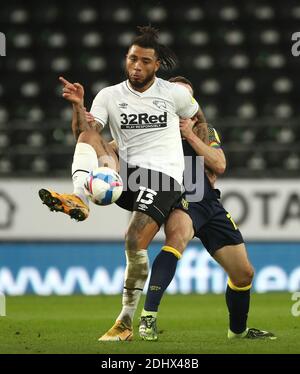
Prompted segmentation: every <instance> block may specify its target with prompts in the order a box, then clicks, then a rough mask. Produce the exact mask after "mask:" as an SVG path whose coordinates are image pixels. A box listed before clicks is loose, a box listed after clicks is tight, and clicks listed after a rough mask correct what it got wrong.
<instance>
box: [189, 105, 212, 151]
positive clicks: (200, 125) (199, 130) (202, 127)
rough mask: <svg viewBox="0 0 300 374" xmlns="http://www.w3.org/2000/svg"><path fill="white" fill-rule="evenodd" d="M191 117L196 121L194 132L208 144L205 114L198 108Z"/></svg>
mask: <svg viewBox="0 0 300 374" xmlns="http://www.w3.org/2000/svg"><path fill="white" fill-rule="evenodd" d="M193 119H196V122H195V125H194V128H193V130H194V133H195V134H196V135H197V136H198V138H199V139H201V140H202V141H203V142H204V143H205V144H209V138H208V128H207V123H206V119H205V116H204V114H203V112H202V110H201V109H200V108H199V110H198V112H197V113H196V114H195V115H194V117H193Z"/></svg>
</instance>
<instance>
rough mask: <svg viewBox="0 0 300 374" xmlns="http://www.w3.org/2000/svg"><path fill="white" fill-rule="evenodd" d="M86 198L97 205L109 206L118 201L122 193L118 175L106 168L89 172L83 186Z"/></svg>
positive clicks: (120, 179) (121, 183)
mask: <svg viewBox="0 0 300 374" xmlns="http://www.w3.org/2000/svg"><path fill="white" fill-rule="evenodd" d="M84 191H85V194H86V195H87V197H88V198H89V199H90V200H91V201H92V202H93V203H95V204H97V205H109V204H112V203H114V202H116V201H117V200H118V198H119V197H120V196H121V193H122V191H123V182H122V178H121V177H120V175H119V174H118V173H117V172H116V171H114V170H113V169H110V168H108V167H99V168H97V169H95V170H93V171H91V172H90V174H89V175H88V177H87V179H86V182H85V184H84Z"/></svg>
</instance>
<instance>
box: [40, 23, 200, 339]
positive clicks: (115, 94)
mask: <svg viewBox="0 0 300 374" xmlns="http://www.w3.org/2000/svg"><path fill="white" fill-rule="evenodd" d="M139 31H140V32H141V35H139V36H138V37H136V38H135V39H134V41H133V42H132V44H131V45H130V47H129V49H128V53H127V56H126V74H127V78H128V79H127V80H126V81H124V82H122V83H120V84H117V85H114V86H110V87H106V88H104V89H103V90H101V91H100V92H99V93H98V94H97V96H96V97H95V99H94V101H93V104H92V108H91V114H92V115H93V116H94V118H95V120H96V124H95V126H91V125H90V124H88V123H87V121H86V119H85V110H84V102H83V98H84V89H83V87H82V86H81V85H80V84H79V83H74V84H72V83H70V82H68V81H67V80H65V79H64V78H60V80H61V82H62V83H63V85H64V88H63V97H64V98H65V99H66V100H68V101H70V102H71V103H72V105H73V121H72V129H73V133H74V134H77V137H78V139H77V145H76V148H75V153H74V158H73V164H72V178H73V184H74V192H73V194H59V193H57V192H54V191H50V190H48V189H42V190H40V191H39V195H40V198H41V200H42V201H43V203H45V204H46V205H47V206H48V207H49V208H50V210H53V211H60V212H63V213H65V214H68V215H69V216H71V218H75V219H77V220H78V221H82V220H84V219H86V218H87V217H88V214H89V208H88V200H87V198H86V196H85V194H84V187H83V186H84V183H85V180H86V177H87V175H88V173H89V172H90V171H92V170H93V169H95V168H97V167H98V166H99V163H98V159H100V160H102V164H104V165H107V166H109V167H112V168H114V169H115V170H117V171H119V163H118V158H117V155H116V154H115V153H114V150H113V148H112V147H111V146H110V145H109V144H108V143H107V142H106V141H105V140H104V139H103V138H102V137H101V135H100V134H99V132H101V130H102V129H103V127H104V126H106V125H109V127H110V130H111V133H112V136H113V138H114V140H115V141H116V143H117V144H118V148H119V157H120V160H124V162H125V164H126V173H127V176H128V175H129V177H130V176H131V175H132V174H134V173H135V172H136V171H142V175H143V176H146V178H140V181H139V183H138V188H137V189H136V190H132V189H131V188H130V186H126V187H128V188H125V191H123V193H122V195H121V197H120V199H119V200H118V201H117V204H118V205H119V206H121V207H123V208H125V209H127V210H130V211H132V212H133V214H132V217H131V220H130V223H129V227H128V230H127V233H126V235H125V251H126V271H125V282H124V290H123V299H122V304H123V308H122V310H121V313H120V314H119V316H118V317H117V319H116V322H115V324H114V325H113V327H112V328H111V329H110V330H109V331H107V333H106V334H104V335H103V336H102V337H101V338H100V339H99V340H103V341H120V340H131V339H132V336H133V329H132V321H133V316H134V312H135V310H136V308H137V304H138V301H139V299H140V296H141V293H142V290H143V287H144V284H145V282H146V279H147V276H148V268H149V265H148V254H147V248H148V245H149V244H150V242H151V241H152V239H153V237H154V236H155V235H156V233H157V232H158V231H159V228H160V226H161V225H162V224H163V222H164V221H165V219H166V218H167V216H168V214H169V212H170V210H171V209H172V207H173V206H174V205H175V204H176V203H177V201H178V199H179V198H180V196H181V193H182V191H181V185H182V177H183V170H184V156H183V149H182V144H181V137H180V130H179V116H180V117H183V118H192V117H196V118H197V119H198V122H199V124H200V123H203V122H205V120H203V114H202V112H201V110H200V108H199V105H198V104H197V102H196V101H195V100H194V99H193V97H192V96H191V94H190V93H189V91H188V90H187V89H186V88H185V87H182V86H180V85H178V84H175V83H170V82H168V81H165V80H163V79H160V78H157V77H156V72H157V71H158V70H159V68H160V66H162V67H164V68H167V69H170V68H172V67H174V66H175V65H176V59H175V56H174V54H173V52H172V51H170V50H169V49H168V48H167V47H165V46H163V45H162V44H160V43H159V42H158V34H157V30H155V29H153V28H151V27H141V28H139ZM121 172H122V168H121ZM121 176H122V173H121ZM129 179H130V178H128V180H129ZM166 179H169V181H170V186H169V187H170V188H169V189H168V190H167V191H166V190H165V188H163V185H164V186H165V184H164V181H166ZM157 181H159V182H160V183H159V185H158V186H157Z"/></svg>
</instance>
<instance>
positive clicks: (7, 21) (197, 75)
mask: <svg viewBox="0 0 300 374" xmlns="http://www.w3.org/2000/svg"><path fill="white" fill-rule="evenodd" d="M148 23H151V24H152V25H154V26H156V27H158V28H159V29H160V32H161V41H162V42H163V43H165V44H167V45H169V46H170V47H171V48H172V49H173V50H174V51H175V52H176V54H177V55H178V58H179V61H180V66H179V68H178V69H177V70H176V71H174V72H173V73H172V75H175V74H176V75H177V74H180V75H185V76H186V77H188V78H189V79H190V80H191V81H192V82H193V83H194V86H195V96H196V98H197V99H198V101H199V102H200V104H201V106H202V108H203V110H204V112H205V114H206V116H207V118H208V120H209V122H211V123H212V124H213V125H214V127H215V128H217V130H218V131H219V133H220V135H221V138H222V141H223V148H224V151H225V153H226V155H227V160H228V168H227V172H226V174H225V176H224V177H222V178H221V179H220V181H219V184H218V186H219V188H221V189H222V191H223V202H224V204H225V206H226V208H227V209H228V210H229V212H230V213H231V215H232V216H233V217H234V219H235V221H236V222H237V223H238V224H239V226H240V228H241V231H242V232H243V234H244V236H245V239H246V242H247V244H248V250H249V256H250V258H251V260H252V261H253V263H254V266H255V268H256V278H255V282H254V291H256V292H268V291H290V292H293V291H296V290H299V288H300V229H299V228H300V183H299V169H300V148H299V141H300V127H299V119H300V105H299V94H300V81H299V73H300V68H299V66H300V57H298V58H297V57H294V56H293V55H292V53H291V48H292V44H293V42H292V40H291V38H292V34H293V33H294V32H297V31H300V3H299V1H297V0H295V1H294V0H286V1H278V0H272V1H271V0H262V1H259V0H247V1H230V0H221V1H217V0H207V1H206V0H203V1H202V0H197V1H192V0H188V1H184V2H183V1H179V0H173V1H145V2H141V1H111V2H108V1H93V0H86V1H77V0H72V1H63V2H61V1H58V0H49V1H43V2H41V3H39V4H37V3H36V2H33V1H26V2H23V1H17V0H11V1H9V2H6V3H5V4H2V5H1V9H0V31H1V32H2V33H4V34H5V36H6V56H3V57H0V240H1V243H0V291H1V292H3V293H5V294H7V295H23V294H26V293H34V294H38V295H51V294H58V295H69V294H73V293H83V294H87V295H97V294H101V293H104V294H117V293H120V292H121V290H122V279H123V272H124V264H125V256H124V251H123V237H124V232H125V229H126V225H127V222H128V218H129V216H128V214H127V213H126V212H124V211H122V210H121V209H119V208H118V207H116V206H111V207H93V208H92V213H91V216H90V218H89V220H88V221H87V222H83V223H76V222H72V221H71V220H69V219H68V218H67V217H65V216H60V215H54V214H53V213H51V214H50V212H48V211H47V210H46V209H45V207H43V206H42V205H41V203H40V200H39V198H38V195H37V191H38V189H39V188H41V187H52V188H55V189H56V190H58V191H62V192H63V191H65V192H67V191H71V188H72V184H71V179H70V165H71V162H72V155H73V149H74V144H75V143H74V140H73V136H72V134H71V130H70V121H71V116H72V112H71V106H70V105H69V104H68V103H67V102H66V101H65V100H63V99H62V98H61V86H60V83H59V81H58V76H60V75H63V76H64V77H66V78H67V79H68V80H71V81H78V82H81V83H82V84H83V85H84V86H85V90H86V105H87V107H88V108H89V107H90V104H91V102H92V99H93V97H94V96H95V95H96V93H97V92H98V91H99V90H100V89H101V88H103V87H105V86H107V85H110V84H115V83H118V82H119V81H121V80H123V78H124V73H123V61H124V60H123V58H124V56H125V53H126V47H127V45H128V43H129V42H130V40H131V38H132V36H133V35H134V34H135V32H136V26H137V25H143V24H148ZM162 76H163V77H167V76H166V75H165V74H162ZM161 240H163V234H162V233H160V234H159V235H158V237H157V239H156V242H155V243H154V244H153V245H152V246H151V250H150V252H151V258H152V259H153V257H154V255H155V254H156V253H157V251H158V250H159V248H160V241H161ZM225 284H226V277H225V274H224V273H223V271H222V270H221V269H220V268H219V267H218V266H217V265H216V264H215V263H214V262H213V261H212V260H211V259H210V258H209V256H208V254H207V253H206V252H205V250H204V249H203V247H202V245H201V243H200V242H198V241H195V242H192V243H191V244H190V246H189V248H188V250H187V251H186V254H185V256H184V257H183V259H182V261H181V262H180V264H179V267H178V271H177V274H176V278H175V280H174V281H173V283H172V284H171V286H170V288H169V292H170V293H178V292H180V293H191V292H197V293H201V294H204V293H208V292H214V293H222V292H223V290H224V288H225ZM289 303H290V301H289V300H288V299H287V310H288V308H289V307H290V304H289Z"/></svg>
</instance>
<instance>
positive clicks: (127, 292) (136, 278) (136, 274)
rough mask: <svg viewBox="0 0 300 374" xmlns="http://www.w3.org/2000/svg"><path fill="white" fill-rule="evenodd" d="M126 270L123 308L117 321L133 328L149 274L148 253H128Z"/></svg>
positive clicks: (140, 251) (142, 250)
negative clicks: (135, 314)
mask: <svg viewBox="0 0 300 374" xmlns="http://www.w3.org/2000/svg"><path fill="white" fill-rule="evenodd" d="M125 253H126V262H127V265H126V270H125V281H124V290H123V299H122V304H123V308H122V311H121V313H120V314H119V316H118V318H117V320H122V321H124V322H125V324H126V325H128V326H131V325H132V321H133V317H134V313H135V311H136V308H137V306H138V303H139V300H140V297H141V295H142V292H143V288H144V285H145V283H146V280H147V277H148V272H149V259H148V251H147V250H146V249H140V250H138V251H130V250H128V251H126V252H125Z"/></svg>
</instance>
